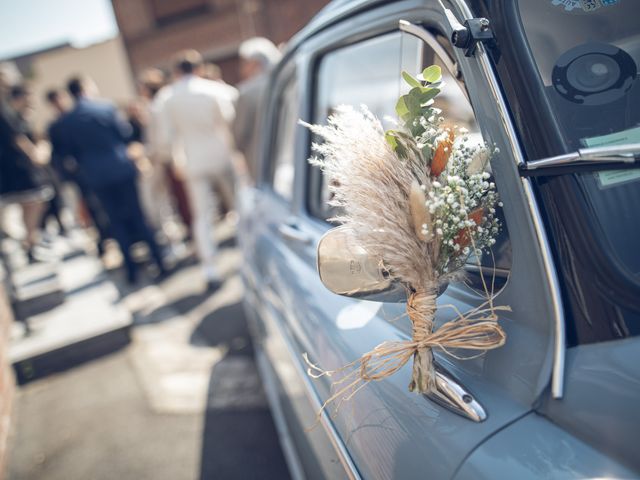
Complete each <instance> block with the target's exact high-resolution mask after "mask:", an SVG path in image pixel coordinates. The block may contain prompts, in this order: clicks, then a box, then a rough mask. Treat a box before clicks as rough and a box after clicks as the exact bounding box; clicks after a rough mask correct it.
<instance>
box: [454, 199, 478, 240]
mask: <svg viewBox="0 0 640 480" xmlns="http://www.w3.org/2000/svg"><path fill="white" fill-rule="evenodd" d="M482 217H484V210H483V209H482V208H480V207H479V208H476V209H475V210H474V211H473V212H471V213H470V214H469V220H471V221H472V222H473V223H475V224H476V225H480V224H481V223H482ZM469 228H470V227H465V228H463V229H461V230H460V231H459V232H458V235H456V238H455V239H454V240H453V241H454V243H456V244H457V245H460V248H464V247H466V246H468V245H469V243H471V235H470V234H469V233H470V232H469Z"/></svg>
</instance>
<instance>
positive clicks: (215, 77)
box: [202, 62, 246, 215]
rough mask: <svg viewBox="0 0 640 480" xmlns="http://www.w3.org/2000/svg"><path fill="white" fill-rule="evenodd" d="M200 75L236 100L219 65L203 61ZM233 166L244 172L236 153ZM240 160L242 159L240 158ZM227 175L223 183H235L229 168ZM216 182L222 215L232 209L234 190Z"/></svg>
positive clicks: (235, 93)
mask: <svg viewBox="0 0 640 480" xmlns="http://www.w3.org/2000/svg"><path fill="white" fill-rule="evenodd" d="M202 71H203V74H202V77H203V78H206V79H207V80H211V81H214V82H218V83H219V84H220V85H221V86H222V87H223V88H224V89H226V92H227V95H229V98H232V99H234V101H236V100H237V98H238V91H237V90H236V89H235V88H234V87H232V86H231V85H229V84H228V83H227V82H225V81H224V78H223V76H222V69H221V68H220V66H219V65H217V64H215V63H213V62H205V63H204V65H203V67H202ZM233 160H234V162H233V163H234V166H235V170H236V171H237V172H238V173H240V174H242V173H244V171H245V170H246V168H245V165H244V163H240V162H238V157H237V155H234V158H233ZM241 161H242V160H241ZM226 173H227V175H226V177H225V178H224V183H225V184H229V185H232V186H233V185H234V183H235V175H233V173H234V172H233V170H229V171H228V172H226ZM218 184H220V182H217V183H216V184H214V186H213V187H214V189H215V193H216V195H217V196H218V199H219V200H220V210H221V213H222V214H223V215H226V214H229V213H230V212H232V211H233V209H234V205H233V203H234V196H233V192H234V190H235V189H234V188H223V189H220V188H218Z"/></svg>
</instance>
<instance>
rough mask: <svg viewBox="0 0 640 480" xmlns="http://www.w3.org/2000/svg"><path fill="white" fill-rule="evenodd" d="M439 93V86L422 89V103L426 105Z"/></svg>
mask: <svg viewBox="0 0 640 480" xmlns="http://www.w3.org/2000/svg"><path fill="white" fill-rule="evenodd" d="M439 93H440V89H439V88H426V89H422V91H421V95H420V104H421V105H425V104H426V103H428V102H430V101H431V100H433V99H434V98H436V96H437V95H438V94H439Z"/></svg>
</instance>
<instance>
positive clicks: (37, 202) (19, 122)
mask: <svg viewBox="0 0 640 480" xmlns="http://www.w3.org/2000/svg"><path fill="white" fill-rule="evenodd" d="M31 108H32V96H31V92H30V91H29V90H28V89H27V88H26V87H25V86H24V85H14V86H13V87H11V88H10V89H9V92H8V98H7V100H6V102H3V103H2V104H0V197H1V198H0V203H1V204H8V203H18V204H20V206H21V207H22V214H23V221H24V226H25V230H26V237H25V239H24V247H25V250H26V252H27V256H28V258H29V261H34V260H35V257H34V255H33V249H34V246H35V245H36V243H37V241H38V240H39V229H38V226H39V225H40V220H41V218H42V214H43V212H44V209H45V202H46V201H47V200H49V199H50V198H51V196H52V190H51V188H50V187H49V186H48V185H47V183H46V179H45V177H44V175H43V174H42V168H41V164H42V162H43V154H42V151H41V150H40V149H39V148H38V146H37V145H36V143H35V142H34V137H33V134H32V132H31V128H30V126H29V123H28V121H27V117H28V115H29V112H30V110H31Z"/></svg>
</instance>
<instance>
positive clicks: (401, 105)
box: [396, 95, 409, 118]
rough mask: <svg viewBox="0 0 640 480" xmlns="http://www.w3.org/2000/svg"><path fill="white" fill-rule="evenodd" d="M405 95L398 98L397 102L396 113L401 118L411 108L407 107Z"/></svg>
mask: <svg viewBox="0 0 640 480" xmlns="http://www.w3.org/2000/svg"><path fill="white" fill-rule="evenodd" d="M405 96H406V95H403V96H402V97H400V98H399V99H398V102H397V103H396V113H397V114H398V116H399V117H400V118H404V116H405V115H406V114H407V113H409V109H408V108H407V104H406V103H405Z"/></svg>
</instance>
